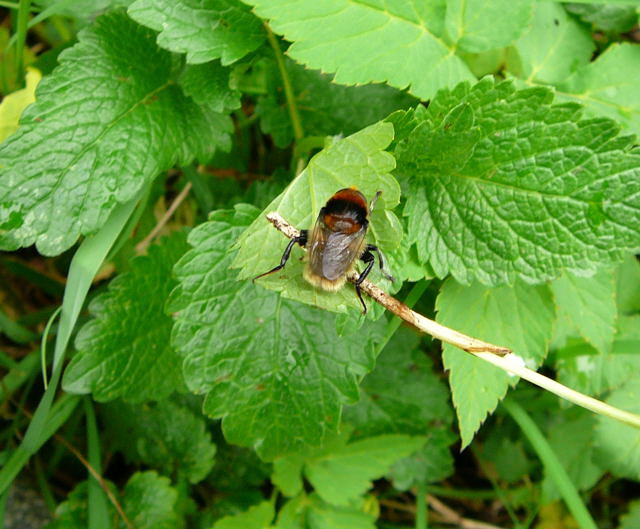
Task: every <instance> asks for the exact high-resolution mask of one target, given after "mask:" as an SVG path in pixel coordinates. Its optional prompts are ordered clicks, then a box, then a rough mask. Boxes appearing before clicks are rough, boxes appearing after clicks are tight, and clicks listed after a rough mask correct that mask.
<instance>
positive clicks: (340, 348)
mask: <svg viewBox="0 0 640 529" xmlns="http://www.w3.org/2000/svg"><path fill="white" fill-rule="evenodd" d="M256 214H257V210H256V209H255V208H253V207H250V206H237V207H236V212H235V213H234V212H228V211H227V212H224V211H223V212H217V213H216V214H214V215H213V216H212V220H211V221H210V222H207V223H205V224H202V225H200V226H198V227H197V228H196V229H194V230H193V231H192V232H191V234H190V236H189V242H190V244H191V245H192V246H193V249H192V250H191V251H189V252H188V253H187V254H186V255H185V256H184V257H183V258H182V259H181V260H180V261H179V262H178V264H177V265H176V267H175V270H174V271H175V273H176V275H177V277H178V279H179V281H180V286H179V287H178V288H177V289H176V290H175V291H174V293H173V294H172V298H173V299H172V301H171V302H170V304H169V305H170V310H171V311H172V312H178V314H177V319H176V323H175V326H174V330H173V343H174V345H175V347H176V348H177V349H178V350H179V351H180V353H181V354H182V355H183V356H184V364H183V369H184V377H185V380H186V383H187V386H188V387H189V389H190V390H191V391H194V392H197V393H206V394H207V397H206V399H205V403H204V411H205V413H207V414H208V415H210V416H212V417H222V418H223V422H222V426H223V431H224V433H225V437H226V438H227V440H228V441H229V442H231V443H236V444H241V445H245V446H246V445H252V446H254V447H255V448H256V450H257V451H258V453H259V455H260V456H261V457H263V458H265V459H272V458H274V457H276V456H277V455H279V454H282V453H285V452H288V451H293V450H296V449H304V448H306V447H307V446H309V445H317V444H319V443H321V442H322V439H323V436H324V435H325V433H327V432H328V431H335V430H336V428H337V426H338V424H339V422H340V421H339V419H340V411H341V405H342V404H343V403H346V402H354V401H355V400H357V398H358V385H357V382H358V378H359V377H361V376H362V375H363V374H365V373H366V372H368V371H370V370H371V369H372V368H373V360H374V359H373V343H375V341H376V340H379V339H380V335H381V327H380V325H379V324H370V323H368V324H365V325H364V326H363V327H362V330H361V331H359V332H356V333H352V334H351V335H349V336H342V337H341V338H338V336H337V335H336V331H335V317H334V316H333V315H331V314H329V313H326V312H323V311H318V310H315V309H311V308H308V307H305V306H304V305H300V304H299V303H295V302H291V301H287V300H284V299H282V298H281V297H280V296H278V295H277V294H276V293H274V292H271V291H269V290H265V289H263V288H260V287H258V286H256V285H253V284H252V283H251V281H237V279H236V273H235V271H232V270H229V265H230V264H231V262H232V261H233V258H234V255H233V253H229V252H228V249H229V247H230V246H232V245H233V243H234V242H235V241H236V240H237V239H238V237H239V236H240V234H241V233H242V231H243V230H244V229H245V228H246V226H248V225H249V223H250V222H251V221H252V220H253V219H254V218H255V216H256ZM255 248H257V247H254V255H255ZM251 258H253V257H251ZM221 336H224V340H221V339H220V337H221ZM363 336H365V337H366V339H363ZM301 410H304V412H301Z"/></svg>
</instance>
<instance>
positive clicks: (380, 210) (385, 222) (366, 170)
mask: <svg viewBox="0 0 640 529" xmlns="http://www.w3.org/2000/svg"><path fill="white" fill-rule="evenodd" d="M392 138H393V127H392V126H391V124H389V123H376V124H375V125H371V126H370V127H367V128H366V129H363V130H361V131H360V132H357V133H356V134H353V135H351V136H349V137H347V138H344V139H339V140H335V141H334V142H333V143H332V144H331V145H330V146H329V147H327V148H325V149H324V150H323V151H321V152H320V153H318V154H317V155H316V156H314V157H313V158H312V159H311V161H310V162H309V165H308V166H307V168H306V169H305V170H304V171H303V172H302V173H301V174H300V175H299V176H298V177H297V178H295V179H294V180H293V182H291V184H290V185H289V186H288V187H287V188H286V189H285V190H284V192H283V193H281V194H280V195H279V196H278V197H277V198H276V199H275V200H273V202H271V204H269V206H267V207H266V208H265V210H264V213H265V214H266V213H269V212H272V211H277V212H279V213H280V214H281V215H282V216H283V217H284V218H285V219H286V220H287V221H288V222H289V223H291V224H292V225H293V226H296V227H297V228H300V229H311V228H313V223H314V222H315V220H316V218H317V215H318V212H319V210H320V208H321V207H322V206H323V205H324V204H325V202H326V201H327V200H328V199H329V198H330V197H331V196H332V195H333V194H334V193H335V192H336V191H338V190H339V189H341V188H344V187H351V186H355V187H357V188H358V189H360V191H362V193H364V195H365V197H367V199H371V198H373V196H374V194H375V193H376V191H378V190H380V191H382V196H381V197H380V200H378V203H377V205H376V209H375V211H374V214H373V215H372V219H371V224H370V225H369V232H368V235H367V239H368V240H369V242H372V243H379V247H380V248H381V249H382V251H383V252H384V251H387V250H391V249H392V248H393V247H394V246H397V245H398V244H399V242H400V238H401V232H400V233H398V229H400V226H399V223H398V222H397V219H396V218H395V215H394V214H393V213H392V212H390V211H388V210H389V209H391V208H393V207H395V206H396V205H397V204H398V202H399V200H400V187H399V186H398V183H397V182H396V180H395V179H394V178H393V177H392V176H391V175H390V174H389V171H391V170H392V169H393V168H394V160H393V157H392V156H391V155H390V154H389V153H388V152H385V151H384V149H385V148H386V147H387V146H388V145H389V143H390V142H391V139H392ZM287 242H288V240H287V239H286V238H285V237H284V236H283V235H282V234H281V233H280V232H279V231H278V230H276V229H275V228H274V227H273V226H272V225H271V224H270V223H269V222H268V221H266V220H265V219H264V216H263V215H260V216H259V217H258V218H257V219H256V220H255V221H254V222H253V224H252V225H251V226H250V227H249V229H247V231H246V232H245V233H243V234H242V236H241V237H240V239H239V240H238V246H239V251H238V255H237V257H236V259H235V261H234V262H233V266H234V267H237V268H240V269H241V270H240V273H239V274H238V277H239V278H240V279H250V278H253V277H255V276H257V275H259V274H261V273H262V272H266V271H267V270H270V269H272V268H273V267H274V266H276V265H277V264H278V263H279V262H280V258H281V256H282V252H283V251H284V249H285V247H286V245H287ZM392 245H393V246H392ZM258 249H259V251H257V250H258ZM303 255H304V252H303V251H302V250H301V249H299V248H294V250H293V252H292V254H291V258H290V259H289V262H288V263H287V266H285V268H284V269H282V270H281V271H279V272H278V273H277V274H272V275H270V276H267V277H265V278H262V279H260V280H259V281H258V283H259V285H260V286H261V287H262V286H264V287H265V288H268V289H271V290H276V291H278V292H280V293H281V294H282V296H284V297H286V298H290V299H295V300H297V301H302V302H303V303H307V304H310V305H315V306H318V307H321V308H323V309H327V310H331V311H335V312H346V311H347V308H348V307H353V308H355V309H357V310H358V311H360V310H361V306H360V302H359V301H358V298H357V297H356V295H355V292H354V290H353V287H352V286H351V285H347V286H345V287H344V288H343V289H342V290H340V291H338V292H327V291H324V290H319V289H317V288H314V287H313V286H311V285H310V284H309V283H307V282H306V281H305V280H304V278H303V267H304V264H303V263H302V262H301V261H300V259H299V258H300V257H301V256H303ZM391 272H392V273H393V270H392V271H391ZM370 278H371V279H372V280H373V281H374V282H380V278H381V275H380V273H379V271H378V267H377V266H376V267H374V270H373V271H372V275H371V276H370Z"/></svg>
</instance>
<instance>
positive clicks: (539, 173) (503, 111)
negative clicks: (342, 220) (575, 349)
mask: <svg viewBox="0 0 640 529" xmlns="http://www.w3.org/2000/svg"><path fill="white" fill-rule="evenodd" d="M552 97H553V96H552V94H551V92H550V91H549V90H547V89H544V88H533V89H526V90H518V91H517V90H515V88H514V87H513V85H512V84H511V83H510V82H502V83H498V84H494V82H493V81H491V80H489V79H486V80H483V81H480V82H479V83H478V84H476V85H475V86H473V87H471V86H469V85H468V84H466V83H464V84H461V85H459V86H458V87H456V88H455V89H454V90H452V91H442V92H440V93H439V94H438V96H436V98H435V99H434V100H433V101H432V102H431V104H430V105H429V108H428V109H426V110H423V109H422V108H421V107H419V108H418V109H416V110H415V111H413V112H410V113H407V114H404V115H402V114H400V113H396V114H395V115H393V116H392V117H391V118H390V119H391V120H392V121H393V122H394V124H395V126H396V132H397V134H396V139H397V142H398V143H397V144H396V148H395V155H396V158H397V161H398V168H397V170H396V173H395V174H396V175H397V176H398V177H399V178H400V179H401V180H402V181H403V182H404V183H405V184H406V185H407V187H408V193H407V203H406V206H405V209H404V215H406V216H407V217H409V218H408V237H409V239H410V240H411V241H412V242H415V243H416V245H417V247H418V253H419V255H420V256H421V258H422V259H424V260H428V261H429V262H430V264H431V266H432V267H433V269H434V271H435V272H436V274H437V275H438V276H440V277H443V276H445V275H446V274H449V273H450V274H453V276H454V277H455V278H456V279H457V280H458V281H460V282H462V283H465V284H466V283H469V282H470V281H472V280H473V279H474V278H477V279H479V280H480V281H481V282H482V283H484V284H487V285H499V284H504V283H512V282H513V281H514V280H515V279H516V278H517V277H520V278H522V279H524V280H525V281H527V282H529V283H538V282H542V281H545V280H547V279H550V278H554V277H556V276H558V275H559V274H560V273H561V272H562V271H563V270H568V271H577V272H578V273H581V275H584V274H585V271H595V269H596V268H598V266H599V265H602V264H605V263H610V262H616V261H620V260H622V258H623V256H624V252H625V250H627V249H634V248H637V247H638V246H640V153H638V152H637V151H633V150H631V145H632V142H633V140H632V138H631V137H627V136H620V135H619V131H620V129H619V126H618V125H617V124H616V123H614V122H613V121H610V120H608V119H605V118H601V119H590V120H585V119H582V117H581V109H580V107H579V106H577V105H572V104H566V103H565V104H561V105H552V104H551V102H552Z"/></svg>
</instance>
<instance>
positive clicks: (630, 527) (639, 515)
mask: <svg viewBox="0 0 640 529" xmlns="http://www.w3.org/2000/svg"><path fill="white" fill-rule="evenodd" d="M636 527H640V500H635V501H632V502H630V503H629V512H628V513H627V514H623V515H622V516H621V517H620V525H619V526H618V529H636Z"/></svg>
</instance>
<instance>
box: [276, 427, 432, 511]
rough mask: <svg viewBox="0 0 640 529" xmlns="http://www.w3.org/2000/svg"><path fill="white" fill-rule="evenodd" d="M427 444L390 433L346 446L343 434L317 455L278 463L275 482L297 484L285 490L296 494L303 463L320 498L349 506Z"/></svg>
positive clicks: (318, 451)
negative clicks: (373, 484) (373, 482)
mask: <svg viewBox="0 0 640 529" xmlns="http://www.w3.org/2000/svg"><path fill="white" fill-rule="evenodd" d="M425 441H426V438H425V437H412V436H409V435H402V434H389V435H379V436H375V437H368V438H366V439H362V440H359V441H355V442H352V443H348V444H347V437H346V436H344V435H343V436H342V437H336V438H335V439H333V440H332V441H331V442H330V443H328V444H327V445H326V446H325V447H323V448H321V449H318V450H317V451H315V453H314V452H309V455H305V456H300V455H293V456H285V457H284V458H283V460H280V461H278V462H277V463H276V480H277V481H278V482H279V483H280V484H282V483H289V484H294V485H295V487H293V486H292V487H285V490H287V492H288V493H295V492H297V491H298V490H299V487H298V484H297V483H296V482H295V481H294V479H295V472H296V471H299V470H300V469H301V468H302V465H301V464H300V463H301V462H302V461H304V465H303V468H304V475H305V476H306V478H307V479H308V480H309V482H310V483H311V484H312V485H313V487H314V489H315V491H316V492H317V493H318V495H319V496H320V497H321V498H322V499H323V500H324V501H326V502H328V503H331V504H333V505H341V506H347V505H349V504H350V503H351V502H352V501H353V500H355V499H357V498H358V497H360V496H361V495H362V494H364V493H365V492H366V491H367V490H368V489H370V488H371V486H372V483H371V480H373V479H378V478H381V477H382V476H384V475H385V474H386V473H387V472H388V471H389V469H390V467H391V465H392V464H393V463H394V462H396V461H398V460H399V459H401V458H403V457H405V456H408V455H410V454H412V453H414V452H416V451H418V450H419V449H420V448H422V447H423V446H424V444H425ZM287 460H288V461H287ZM285 473H286V475H287V477H286V481H285V480H284V479H283V476H284V475H285ZM296 489H298V490H296Z"/></svg>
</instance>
